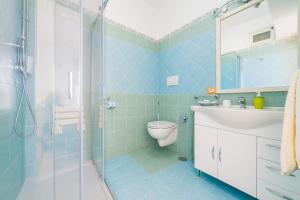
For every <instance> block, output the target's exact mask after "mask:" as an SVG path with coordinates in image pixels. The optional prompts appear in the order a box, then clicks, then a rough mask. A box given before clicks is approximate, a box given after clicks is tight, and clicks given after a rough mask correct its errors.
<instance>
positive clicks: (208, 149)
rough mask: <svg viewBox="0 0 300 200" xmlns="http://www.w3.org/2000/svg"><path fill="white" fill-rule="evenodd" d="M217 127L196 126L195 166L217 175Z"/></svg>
mask: <svg viewBox="0 0 300 200" xmlns="http://www.w3.org/2000/svg"><path fill="white" fill-rule="evenodd" d="M217 134H218V132H217V129H214V128H209V127H205V126H198V125H196V126H195V136H194V137H195V138H194V142H195V147H194V149H195V152H194V154H195V168H197V169H199V170H201V171H203V172H205V173H207V174H209V175H211V176H214V177H217V172H218V170H217V164H218V161H217V141H218V135H217Z"/></svg>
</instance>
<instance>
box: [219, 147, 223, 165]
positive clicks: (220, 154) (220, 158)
mask: <svg viewBox="0 0 300 200" xmlns="http://www.w3.org/2000/svg"><path fill="white" fill-rule="evenodd" d="M219 162H222V151H221V149H219Z"/></svg>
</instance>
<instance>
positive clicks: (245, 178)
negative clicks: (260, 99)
mask: <svg viewBox="0 0 300 200" xmlns="http://www.w3.org/2000/svg"><path fill="white" fill-rule="evenodd" d="M192 110H193V111H194V113H195V115H194V116H195V132H194V159H195V168H196V169H198V170H200V171H202V172H205V173H207V174H209V175H211V176H213V177H215V178H217V179H219V180H221V181H223V182H225V183H227V184H229V185H231V186H233V187H235V188H237V189H239V190H241V191H243V192H245V193H247V194H249V195H251V196H253V197H256V198H257V199H260V200H300V171H299V170H298V171H296V172H295V173H293V174H292V175H291V176H282V175H281V174H280V148H281V141H280V140H281V132H282V118H283V112H282V111H279V110H271V109H269V110H260V111H259V110H254V109H252V110H251V108H248V109H244V110H242V109H238V108H227V109H225V108H220V107H209V108H207V107H200V106H192ZM262 120H264V121H262ZM248 121H249V123H248ZM236 122H239V123H236ZM251 123H252V124H251ZM249 124H250V125H251V126H250V125H249Z"/></svg>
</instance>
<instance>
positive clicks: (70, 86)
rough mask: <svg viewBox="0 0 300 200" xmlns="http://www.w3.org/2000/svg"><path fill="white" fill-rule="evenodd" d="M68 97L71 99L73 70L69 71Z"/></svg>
mask: <svg viewBox="0 0 300 200" xmlns="http://www.w3.org/2000/svg"><path fill="white" fill-rule="evenodd" d="M69 99H70V100H72V99H73V72H69Z"/></svg>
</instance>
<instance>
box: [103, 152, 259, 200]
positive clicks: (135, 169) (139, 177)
mask: <svg viewBox="0 0 300 200" xmlns="http://www.w3.org/2000/svg"><path fill="white" fill-rule="evenodd" d="M149 162H151V161H150V160H149ZM105 174H106V181H107V182H108V185H109V186H110V188H111V190H112V191H113V193H114V194H115V195H116V197H117V199H118V200H146V199H147V200H248V199H249V200H253V198H251V197H249V196H248V195H246V194H244V193H241V192H239V191H238V190H236V189H234V188H232V187H230V186H228V185H226V184H223V183H222V182H220V181H218V180H216V179H214V178H212V177H210V176H208V175H205V174H201V176H200V177H199V176H198V171H197V170H195V169H194V168H193V163H192V162H191V161H188V162H181V163H176V164H174V165H172V166H169V167H168V168H165V169H163V170H161V171H159V172H157V173H155V174H151V173H149V172H147V171H146V169H144V168H143V167H142V166H141V165H139V164H138V162H137V161H136V160H135V159H134V158H132V157H131V156H129V155H124V156H120V157H117V158H115V159H113V160H108V161H106V171H105Z"/></svg>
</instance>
